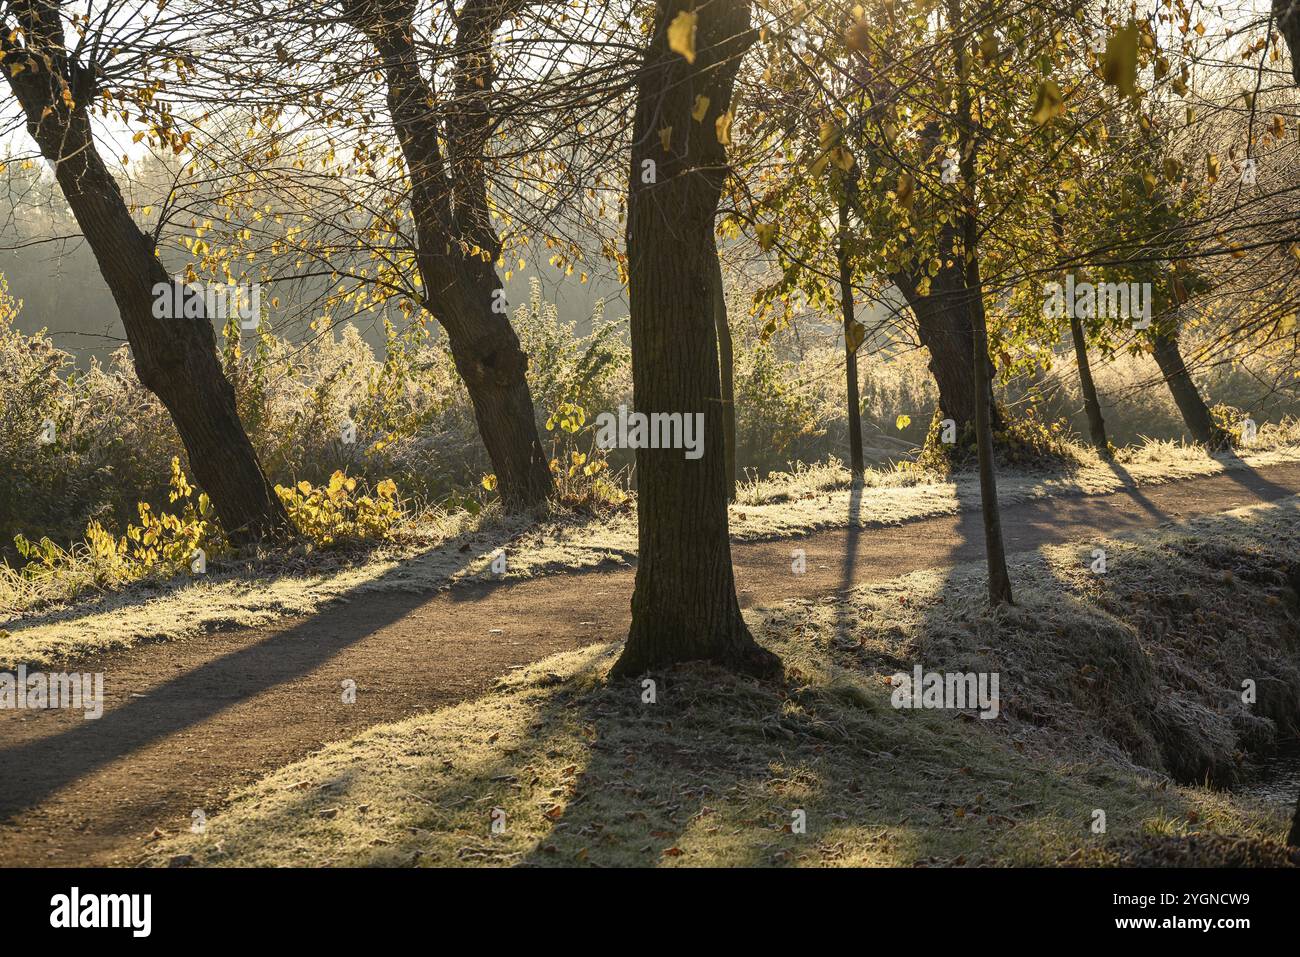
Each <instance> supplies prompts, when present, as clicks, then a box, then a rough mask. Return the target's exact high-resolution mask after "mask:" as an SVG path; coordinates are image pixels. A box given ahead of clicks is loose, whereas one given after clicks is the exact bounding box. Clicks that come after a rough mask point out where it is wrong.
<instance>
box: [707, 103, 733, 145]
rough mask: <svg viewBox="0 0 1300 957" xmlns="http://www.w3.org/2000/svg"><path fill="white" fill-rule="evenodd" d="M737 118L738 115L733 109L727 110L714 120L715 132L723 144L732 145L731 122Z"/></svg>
mask: <svg viewBox="0 0 1300 957" xmlns="http://www.w3.org/2000/svg"><path fill="white" fill-rule="evenodd" d="M735 118H736V115H735V114H734V113H732V112H731V110H727V112H725V113H723V114H722V115H721V116H719V117H718V118H717V119H716V120H714V121H713V129H714V132H715V133H716V134H717V137H718V142H719V143H721V144H722V145H723V146H730V145H731V122H732V120H734V119H735Z"/></svg>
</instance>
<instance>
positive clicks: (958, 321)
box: [890, 226, 1002, 435]
mask: <svg viewBox="0 0 1300 957" xmlns="http://www.w3.org/2000/svg"><path fill="white" fill-rule="evenodd" d="M958 235H959V233H958V230H957V227H954V226H945V227H943V229H942V230H941V232H940V235H939V248H938V255H939V258H940V260H941V261H942V265H941V266H940V268H939V272H938V274H937V275H935V276H932V277H930V294H929V295H928V296H922V295H921V293H920V288H921V280H922V278H923V277H924V275H925V273H923V272H922V271H920V266H919V265H918V267H917V269H916V270H904V271H899V272H897V273H895V274H893V275H891V276H890V280H891V281H892V282H893V283H894V285H895V286H897V287H898V289H899V291H900V292H901V293H902V294H903V298H904V299H906V300H907V304H908V305H909V306H910V307H911V309H912V314H913V315H914V316H915V317H916V331H917V336H918V338H920V340H921V344H922V345H923V346H925V348H926V350H927V351H928V352H929V353H930V362H929V367H930V374H931V375H933V376H934V381H935V384H936V385H937V386H938V387H939V411H940V412H941V413H943V418H945V419H952V420H953V421H954V422H956V423H957V432H958V434H959V435H961V434H969V430H971V429H973V427H974V425H975V406H976V392H975V334H974V325H973V322H972V318H971V310H970V303H971V302H972V301H973V299H974V297H973V296H971V295H969V294H968V291H967V287H966V272H965V269H964V268H963V266H962V262H961V254H960V253H959V252H958V251H957V248H956V247H957V245H958V244H957V237H958ZM950 263H951V265H950ZM984 378H985V379H986V380H987V381H988V383H989V385H988V386H987V392H988V400H987V401H988V404H989V408H990V415H991V416H992V419H991V422H992V427H993V428H994V429H1000V428H1002V413H1001V411H1000V410H999V409H998V406H997V402H996V401H995V400H994V398H993V386H992V382H993V365H992V363H991V362H989V363H988V364H987V370H986V374H985V377H984Z"/></svg>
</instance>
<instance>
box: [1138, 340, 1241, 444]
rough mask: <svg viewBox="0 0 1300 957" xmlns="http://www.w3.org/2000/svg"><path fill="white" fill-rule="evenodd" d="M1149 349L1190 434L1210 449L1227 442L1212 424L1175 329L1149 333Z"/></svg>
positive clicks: (1223, 435)
mask: <svg viewBox="0 0 1300 957" xmlns="http://www.w3.org/2000/svg"><path fill="white" fill-rule="evenodd" d="M1151 345H1152V347H1153V349H1152V351H1153V353H1154V355H1155V359H1156V363H1157V364H1158V365H1159V366H1160V372H1161V374H1162V375H1163V376H1164V377H1165V382H1166V384H1167V385H1168V386H1169V391H1170V393H1172V394H1173V397H1174V402H1175V404H1177V406H1178V411H1179V412H1181V413H1182V414H1183V421H1184V422H1185V423H1187V428H1188V430H1189V431H1190V432H1191V433H1192V438H1194V439H1195V440H1196V441H1197V442H1200V443H1201V444H1202V445H1205V446H1207V447H1208V448H1211V449H1218V448H1221V447H1223V446H1224V445H1226V444H1227V441H1228V436H1227V433H1225V432H1224V431H1223V430H1222V429H1220V428H1219V427H1218V426H1216V425H1215V424H1214V419H1213V417H1211V415H1210V409H1209V406H1207V405H1206V404H1205V400H1204V399H1202V398H1201V393H1200V392H1199V391H1197V388H1196V383H1195V382H1193V381H1192V374H1191V373H1190V372H1188V371H1187V364H1186V363H1185V362H1183V354H1182V351H1181V350H1180V349H1179V348H1178V333H1177V332H1176V331H1175V332H1173V333H1170V334H1166V333H1157V334H1156V335H1155V336H1153V337H1152V340H1151Z"/></svg>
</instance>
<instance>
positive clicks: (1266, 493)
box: [1223, 449, 1295, 502]
mask: <svg viewBox="0 0 1300 957" xmlns="http://www.w3.org/2000/svg"><path fill="white" fill-rule="evenodd" d="M1224 458H1226V459H1229V460H1230V461H1231V462H1233V463H1234V464H1233V465H1231V466H1229V467H1227V468H1225V469H1224V471H1223V474H1224V475H1226V476H1227V477H1228V478H1230V479H1232V481H1234V482H1236V483H1237V484H1238V485H1240V486H1241V487H1242V488H1243V489H1245V490H1246V491H1248V492H1250V493H1252V494H1253V495H1254V496H1255V497H1256V498H1258V499H1259V500H1260V501H1262V502H1271V501H1274V500H1276V499H1279V498H1286V497H1287V496H1288V495H1294V494H1295V491H1294V490H1293V489H1289V488H1287V487H1286V486H1285V485H1279V484H1278V483H1277V482H1274V481H1272V480H1270V479H1266V478H1264V476H1262V475H1260V474H1259V472H1258V471H1257V470H1256V469H1255V468H1254V466H1251V465H1247V464H1246V461H1245V460H1244V459H1242V458H1241V457H1240V456H1238V455H1237V453H1236V452H1235V451H1233V450H1231V449H1229V450H1228V451H1227V452H1225V453H1224Z"/></svg>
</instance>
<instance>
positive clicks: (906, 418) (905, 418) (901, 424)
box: [894, 415, 912, 432]
mask: <svg viewBox="0 0 1300 957" xmlns="http://www.w3.org/2000/svg"><path fill="white" fill-rule="evenodd" d="M911 424H912V417H911V416H910V415H900V416H899V417H898V418H896V419H895V420H894V427H895V428H897V429H898V431H900V432H902V431H903V430H904V429H905V428H907V427H908V426H909V425H911Z"/></svg>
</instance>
